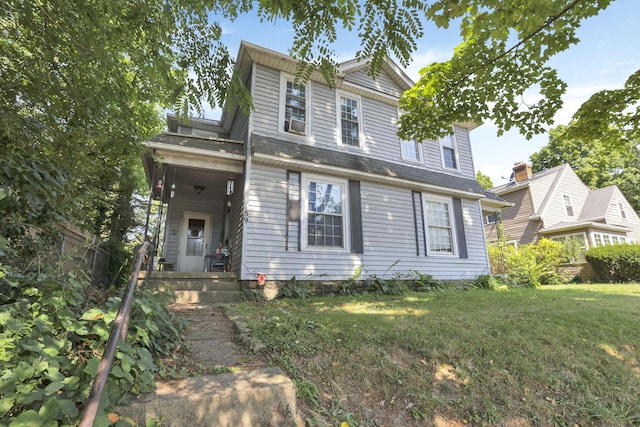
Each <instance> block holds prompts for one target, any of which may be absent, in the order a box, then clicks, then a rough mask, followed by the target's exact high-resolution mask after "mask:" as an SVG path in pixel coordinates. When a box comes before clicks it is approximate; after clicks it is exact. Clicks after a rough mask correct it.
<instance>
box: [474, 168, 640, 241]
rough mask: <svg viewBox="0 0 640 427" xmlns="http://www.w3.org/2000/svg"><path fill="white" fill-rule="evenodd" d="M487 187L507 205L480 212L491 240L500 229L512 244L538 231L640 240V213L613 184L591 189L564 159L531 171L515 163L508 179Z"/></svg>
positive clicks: (531, 238)
mask: <svg viewBox="0 0 640 427" xmlns="http://www.w3.org/2000/svg"><path fill="white" fill-rule="evenodd" d="M491 192H493V193H495V194H497V195H498V196H499V197H500V198H502V199H503V200H505V201H507V202H510V203H512V206H511V207H505V208H502V212H501V214H500V215H496V214H495V212H485V229H486V233H487V238H488V240H489V241H490V242H495V241H497V240H498V237H499V236H498V233H499V232H500V233H503V236H502V237H503V238H504V239H506V241H509V242H513V243H514V244H516V245H519V244H525V243H532V242H535V241H536V240H538V239H540V238H542V237H547V238H550V239H555V240H565V239H577V240H579V241H580V242H582V243H583V247H585V248H589V247H594V246H602V245H607V244H615V243H626V242H633V241H636V242H640V219H639V218H638V215H637V214H636V212H635V211H634V210H633V208H632V206H631V205H630V204H629V202H628V201H627V199H626V198H625V197H624V195H623V194H622V193H621V192H620V190H619V189H618V187H616V186H610V187H605V188H601V189H598V190H591V189H589V187H587V186H586V185H585V184H584V183H583V182H582V181H581V180H580V178H579V177H578V176H577V175H576V173H575V172H574V171H573V169H572V168H571V166H569V165H568V164H564V165H561V166H556V167H554V168H550V169H547V170H544V171H541V172H538V173H535V174H532V170H531V165H530V164H527V163H525V162H519V163H516V164H515V166H514V168H513V174H512V179H511V181H510V182H509V183H507V184H505V185H501V186H499V187H495V188H492V189H491Z"/></svg>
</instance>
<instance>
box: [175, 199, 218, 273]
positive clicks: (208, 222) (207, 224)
mask: <svg viewBox="0 0 640 427" xmlns="http://www.w3.org/2000/svg"><path fill="white" fill-rule="evenodd" d="M189 219H203V220H204V241H203V243H204V245H203V247H202V266H203V269H204V257H205V256H206V255H207V253H208V251H209V245H210V244H211V237H212V233H213V230H212V228H213V214H211V213H205V212H195V211H183V212H182V218H181V219H180V235H179V236H178V262H177V271H182V267H183V265H184V261H183V259H184V257H185V250H186V245H187V234H186V233H187V228H188V226H189V224H188V221H189Z"/></svg>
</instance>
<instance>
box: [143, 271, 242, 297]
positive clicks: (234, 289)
mask: <svg viewBox="0 0 640 427" xmlns="http://www.w3.org/2000/svg"><path fill="white" fill-rule="evenodd" d="M138 283H139V284H140V285H141V286H146V287H148V288H150V289H156V290H158V291H160V292H167V291H173V293H174V294H175V296H176V303H180V304H182V303H186V304H194V303H230V302H240V301H242V292H241V291H240V284H239V283H238V281H237V279H236V276H235V275H234V274H233V273H226V272H208V273H202V272H180V271H176V272H174V271H153V272H151V273H150V275H149V277H148V278H147V275H146V272H142V273H140V276H139V278H138Z"/></svg>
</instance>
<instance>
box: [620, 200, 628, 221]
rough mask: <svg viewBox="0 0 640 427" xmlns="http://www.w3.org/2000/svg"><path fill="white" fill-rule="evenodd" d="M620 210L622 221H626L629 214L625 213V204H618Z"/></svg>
mask: <svg viewBox="0 0 640 427" xmlns="http://www.w3.org/2000/svg"><path fill="white" fill-rule="evenodd" d="M618 209H620V216H621V217H622V219H626V218H627V213H626V212H625V211H624V204H623V203H622V202H618Z"/></svg>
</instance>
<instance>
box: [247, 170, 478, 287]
mask: <svg viewBox="0 0 640 427" xmlns="http://www.w3.org/2000/svg"><path fill="white" fill-rule="evenodd" d="M292 175H294V174H292V173H289V182H288V181H287V176H288V175H287V171H286V170H283V169H279V168H275V167H270V166H265V165H257V164H255V163H254V164H253V166H252V170H251V177H252V178H251V185H250V190H249V194H248V199H247V211H248V222H246V223H245V224H244V225H245V228H244V230H245V232H246V233H247V236H246V237H247V247H246V248H244V263H243V266H242V273H241V277H242V278H243V279H245V280H248V279H253V278H255V274H256V273H257V272H263V273H266V274H267V279H271V280H286V279H289V278H291V277H292V276H293V275H295V276H296V277H297V279H298V280H345V279H348V278H349V277H351V276H352V275H353V273H354V271H355V269H356V268H358V267H359V266H364V274H367V275H371V274H375V275H378V276H383V275H386V276H387V277H391V276H392V275H393V273H394V272H400V273H407V272H408V271H410V270H417V271H420V272H422V273H424V274H431V275H432V276H434V277H435V278H439V279H462V278H469V277H475V276H476V275H478V274H482V273H486V272H487V271H488V266H487V264H486V255H485V249H484V235H483V229H482V227H481V220H482V219H481V213H480V209H479V206H478V202H477V201H475V200H462V212H463V221H464V228H465V233H466V241H467V253H468V258H466V259H461V258H459V257H458V256H433V255H429V256H425V254H424V249H422V250H421V252H420V255H417V253H416V225H415V220H414V214H413V212H414V209H413V206H414V197H413V193H412V191H411V189H409V188H396V187H391V186H387V185H381V184H374V183H367V182H361V201H362V206H361V210H362V231H363V243H364V254H353V253H350V252H349V251H342V250H330V249H329V250H313V249H304V248H303V249H302V250H301V251H298V250H297V247H295V245H294V244H293V243H292V239H293V238H294V234H293V232H292V230H291V228H290V229H289V236H288V237H287V221H288V218H289V216H288V213H287V191H288V189H287V187H288V184H290V182H291V180H292ZM423 228H424V226H423V225H421V230H423ZM419 238H420V239H421V240H423V239H424V238H423V236H419ZM422 247H423V248H424V246H422ZM396 261H398V262H397V263H396Z"/></svg>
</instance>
